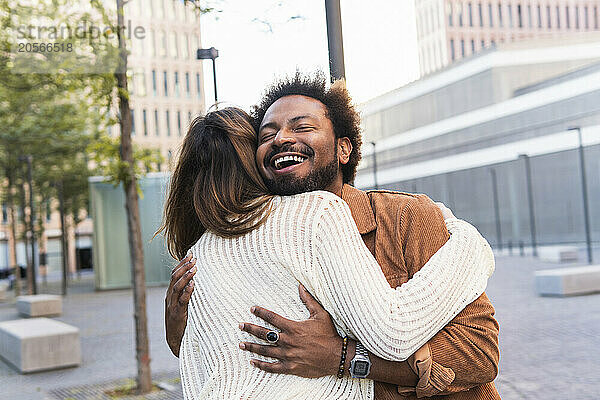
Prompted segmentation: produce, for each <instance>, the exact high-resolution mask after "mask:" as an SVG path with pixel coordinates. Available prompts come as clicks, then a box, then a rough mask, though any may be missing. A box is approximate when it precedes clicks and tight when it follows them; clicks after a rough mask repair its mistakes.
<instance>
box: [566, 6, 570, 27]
mask: <svg viewBox="0 0 600 400" xmlns="http://www.w3.org/2000/svg"><path fill="white" fill-rule="evenodd" d="M565 13H566V15H565V20H566V21H567V29H571V16H570V15H569V14H570V13H569V6H566V7H565Z"/></svg>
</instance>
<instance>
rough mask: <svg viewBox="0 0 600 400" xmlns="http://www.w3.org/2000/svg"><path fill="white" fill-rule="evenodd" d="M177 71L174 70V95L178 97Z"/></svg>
mask: <svg viewBox="0 0 600 400" xmlns="http://www.w3.org/2000/svg"><path fill="white" fill-rule="evenodd" d="M179 94H180V93H179V72H177V71H175V96H177V97H179Z"/></svg>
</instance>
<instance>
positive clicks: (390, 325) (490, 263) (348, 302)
mask: <svg viewBox="0 0 600 400" xmlns="http://www.w3.org/2000/svg"><path fill="white" fill-rule="evenodd" d="M323 202H324V206H323V207H322V212H321V213H320V214H319V216H318V218H316V219H315V221H314V223H313V225H312V233H311V253H312V254H311V260H312V263H311V267H310V268H311V270H312V274H309V276H312V278H313V279H314V281H313V282H310V286H311V287H313V288H314V291H315V293H314V294H315V296H316V298H317V299H318V300H319V301H320V302H321V304H322V305H323V307H324V308H325V309H327V311H328V312H329V313H330V314H331V315H332V316H333V318H334V320H335V321H336V323H338V324H340V325H343V326H345V328H346V329H347V330H348V331H349V333H351V334H352V335H353V336H355V337H356V338H357V339H358V340H360V342H361V343H363V345H364V346H365V347H366V348H367V349H369V350H370V351H371V352H372V353H374V354H376V355H378V356H379V357H382V358H385V359H388V360H392V361H403V360H405V359H407V358H408V357H409V356H410V355H411V354H413V353H414V352H415V351H416V350H417V349H419V348H420V347H421V346H422V345H424V344H425V343H426V342H427V341H428V340H429V339H431V338H432V337H433V336H434V335H435V334H436V333H437V332H438V331H439V330H440V329H442V328H443V327H444V326H445V325H446V324H447V323H448V322H449V321H450V320H451V319H452V318H454V317H455V316H456V315H457V314H458V313H459V312H460V311H461V310H462V309H463V308H465V307H466V306H467V305H468V304H469V303H471V302H472V301H473V300H475V299H476V298H477V297H478V296H480V295H481V294H482V293H483V291H484V290H485V287H486V284H487V279H488V278H489V276H490V275H491V274H492V272H493V270H494V258H493V253H492V251H491V248H490V246H489V245H488V243H487V242H486V241H485V239H483V237H481V235H480V234H479V232H477V230H476V229H475V228H474V227H473V226H471V225H469V224H468V223H466V222H464V221H460V220H458V219H455V218H453V219H449V220H447V221H446V224H447V226H448V230H449V231H450V233H451V237H450V239H449V241H448V242H447V243H446V244H445V245H444V246H443V247H442V248H441V249H440V250H439V251H438V252H437V253H435V254H434V256H433V257H431V259H430V260H429V261H428V262H427V264H426V265H425V266H424V267H423V268H422V269H421V270H420V271H419V272H418V273H416V274H415V275H414V277H413V278H412V279H411V280H410V281H409V282H407V283H405V284H404V285H402V286H400V287H398V288H396V289H392V288H390V286H389V284H388V283H387V281H386V279H385V277H384V275H383V272H382V271H381V268H380V267H379V265H378V264H377V261H376V260H375V258H374V257H373V256H372V254H371V253H370V252H369V250H368V249H367V247H366V246H365V245H364V243H363V241H362V239H361V237H360V234H359V232H358V229H357V228H356V225H355V223H354V220H353V219H352V216H351V214H350V210H349V208H348V206H347V205H346V203H345V202H344V201H343V200H341V199H339V198H338V197H337V196H328V195H327V196H326V195H324V201H323Z"/></svg>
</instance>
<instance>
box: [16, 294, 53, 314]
mask: <svg viewBox="0 0 600 400" xmlns="http://www.w3.org/2000/svg"><path fill="white" fill-rule="evenodd" d="M17 310H18V311H19V314H21V315H24V316H27V317H49V316H56V315H60V314H62V297H60V296H55V295H51V294H34V295H30V296H19V297H17Z"/></svg>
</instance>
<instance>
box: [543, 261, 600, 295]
mask: <svg viewBox="0 0 600 400" xmlns="http://www.w3.org/2000/svg"><path fill="white" fill-rule="evenodd" d="M535 287H536V290H537V293H538V294H539V295H540V296H570V295H576V294H587V293H594V292H600V265H589V266H585V267H572V268H556V269H545V270H541V271H536V272H535Z"/></svg>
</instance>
